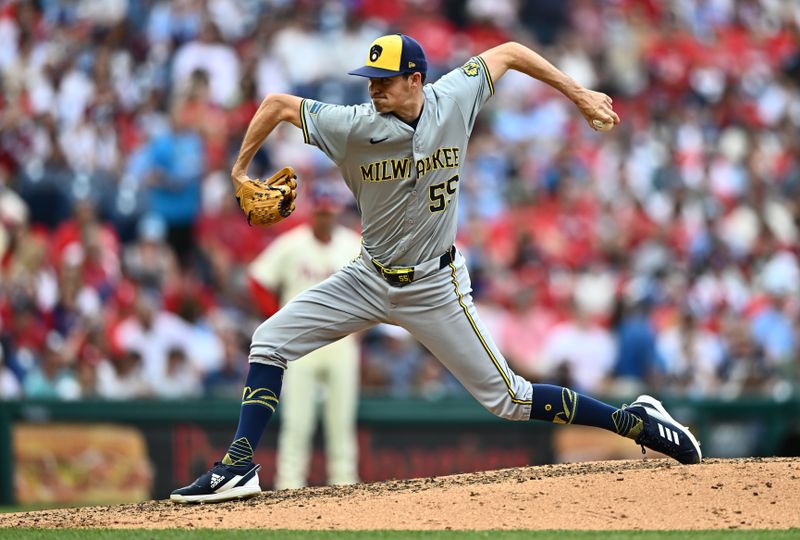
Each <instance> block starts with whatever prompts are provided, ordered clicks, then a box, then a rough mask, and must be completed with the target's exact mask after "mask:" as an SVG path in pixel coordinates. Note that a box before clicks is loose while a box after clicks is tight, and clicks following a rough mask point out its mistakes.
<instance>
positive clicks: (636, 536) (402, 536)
mask: <svg viewBox="0 0 800 540" xmlns="http://www.w3.org/2000/svg"><path fill="white" fill-rule="evenodd" d="M6 538H9V539H10V538H13V539H14V540H51V539H58V540H72V539H75V540H129V539H131V540H133V539H135V540H150V539H152V540H161V539H166V540H173V539H181V540H183V539H189V538H191V539H192V540H195V539H199V540H206V539H209V540H210V539H213V540H222V539H226V540H227V539H231V540H244V539H250V538H253V539H258V540H279V539H280V540H284V539H286V540H479V539H486V540H551V539H553V540H589V539H595V538H597V539H602V540H678V539H682V538H691V539H699V540H718V539H719V540H745V539H746V540H790V539H792V540H793V539H800V529H790V530H785V531H773V530H768V531H752V530H751V531H742V530H733V531H615V532H606V531H286V530H277V531H275V530H211V529H197V530H164V531H152V530H150V531H147V530H141V529H139V530H129V531H123V530H121V531H111V530H79V529H62V530H31V529H25V530H16V529H0V539H6Z"/></svg>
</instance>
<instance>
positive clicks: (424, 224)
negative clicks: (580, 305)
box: [171, 34, 701, 502]
mask: <svg viewBox="0 0 800 540" xmlns="http://www.w3.org/2000/svg"><path fill="white" fill-rule="evenodd" d="M426 68H427V62H426V59H425V54H424V52H423V50H422V47H420V45H419V43H417V42H416V41H415V40H414V39H412V38H410V37H408V36H405V35H401V34H394V35H387V36H382V37H380V38H378V39H376V40H375V41H374V42H373V43H372V45H371V47H370V49H369V51H367V59H366V65H364V66H363V67H361V68H358V69H356V70H355V71H352V72H351V74H352V75H357V76H361V77H365V78H367V79H368V80H369V94H370V97H371V103H366V104H362V105H356V106H339V105H331V104H327V103H321V102H318V101H313V100H309V99H301V98H299V97H295V96H289V95H268V96H267V97H266V98H264V101H263V102H262V103H261V106H260V107H259V109H258V111H257V112H256V114H255V116H254V117H253V119H252V121H251V123H250V125H249V127H248V129H247V132H246V134H245V137H244V141H243V142H242V147H241V150H240V152H239V156H238V159H237V160H236V163H235V164H234V167H233V171H232V179H233V182H234V185H235V186H236V187H237V194H238V196H239V202H240V204H241V206H242V209H243V210H244V212H245V215H246V216H247V217H248V219H250V221H251V223H252V222H255V223H264V224H269V223H274V222H275V221H278V220H279V219H282V218H283V217H285V216H286V215H288V213H290V212H291V209H292V208H293V201H294V193H295V186H296V184H295V182H294V178H293V177H294V173H293V171H291V169H285V170H284V171H282V172H279V173H278V174H277V175H276V176H275V177H273V178H271V179H269V180H267V181H266V182H257V181H254V180H252V179H250V178H248V177H247V168H248V165H249V164H250V161H251V160H252V158H253V155H254V154H255V153H256V151H257V150H258V148H259V147H260V146H261V144H262V143H263V142H264V140H265V139H266V137H267V136H268V135H269V134H270V133H271V132H272V130H273V129H275V126H276V125H278V123H280V122H289V123H291V124H293V125H295V126H296V127H298V128H299V129H301V130H302V132H303V138H304V140H305V142H306V143H307V144H313V145H314V146H317V147H318V148H319V149H321V150H322V151H323V152H324V153H325V154H327V155H328V157H330V159H332V160H333V161H334V162H335V163H336V164H337V165H338V167H339V169H340V171H341V173H342V176H343V177H344V179H345V181H346V182H347V185H348V187H349V188H350V190H351V191H352V192H353V195H354V196H355V198H356V201H357V203H358V207H359V209H360V211H361V223H362V249H361V256H360V257H358V258H357V259H356V260H354V261H353V262H352V263H350V264H349V265H348V266H346V267H345V268H344V269H342V270H340V271H339V272H337V273H336V274H334V275H333V276H331V277H330V278H328V279H327V280H325V281H323V282H322V283H320V284H319V285H317V286H315V287H312V288H311V289H309V290H308V291H306V292H304V293H303V294H301V295H299V296H297V297H296V298H295V299H294V300H292V301H291V302H290V303H289V304H287V305H286V306H285V307H284V308H282V309H281V310H280V311H279V312H278V313H277V314H276V315H275V316H273V317H271V318H270V319H268V320H267V321H266V322H264V323H263V324H262V325H261V326H259V327H258V328H257V329H256V331H255V333H254V335H253V340H252V344H251V347H250V371H249V373H248V376H247V381H246V383H245V385H246V386H245V389H244V392H243V398H242V406H241V410H240V416H239V425H238V428H237V431H236V434H235V436H234V439H233V442H232V443H231V445H230V448H229V449H228V452H227V453H226V454H225V456H224V457H223V458H222V461H220V462H219V463H217V464H215V465H214V467H212V468H211V469H210V470H209V471H208V472H206V473H204V474H203V475H201V476H200V477H199V478H198V479H197V480H195V482H194V483H192V484H191V485H189V486H186V487H183V488H180V489H178V490H176V491H174V492H173V494H172V496H171V498H172V500H174V501H176V502H211V501H223V500H230V499H235V498H244V497H250V496H253V495H255V494H257V493H259V491H260V487H259V483H258V474H257V473H258V469H259V465H257V464H255V463H253V461H252V456H253V449H254V448H255V447H256V445H257V444H258V441H259V439H260V437H261V435H262V433H263V430H264V427H265V426H266V424H267V422H268V421H269V418H270V416H271V415H272V413H273V412H274V410H275V407H276V406H277V405H278V398H279V396H280V390H281V383H282V376H283V371H284V369H285V368H286V365H287V363H288V362H291V361H293V360H295V359H297V358H300V357H301V356H304V355H305V354H307V353H309V352H310V351H313V350H315V349H317V348H319V347H322V346H324V345H327V344H329V343H332V342H334V341H337V340H338V339H341V338H342V337H344V336H346V335H349V334H351V333H353V332H357V331H359V330H363V329H365V328H369V327H370V326H372V325H374V324H376V323H378V322H384V323H388V324H395V325H399V326H402V327H404V328H405V329H406V330H408V331H409V332H410V333H411V334H412V335H414V337H416V338H417V339H418V340H419V341H420V342H421V343H422V344H423V345H424V346H425V347H427V348H428V350H430V351H431V353H433V354H434V355H435V356H436V357H437V358H438V359H439V360H440V361H441V362H442V363H443V364H444V365H445V367H447V369H449V370H450V371H451V372H452V373H453V375H455V376H456V378H458V379H459V381H461V383H462V384H463V385H464V386H465V388H466V389H467V390H468V391H469V392H470V393H471V394H472V395H473V396H474V397H475V398H476V399H477V400H478V401H480V403H481V404H483V406H484V407H486V408H487V409H488V410H489V411H491V412H492V413H494V414H496V415H497V416H500V417H503V418H507V419H509V420H543V421H548V422H555V423H558V424H582V425H589V426H595V427H599V428H603V429H607V430H610V431H613V432H614V433H618V434H619V435H621V436H623V437H628V438H631V439H633V440H634V441H635V442H636V443H637V444H639V445H641V446H642V448H643V449H644V448H645V447H647V448H650V449H652V450H656V451H658V452H662V453H664V454H667V455H669V456H672V457H673V458H675V459H676V460H678V461H679V462H681V463H697V462H699V461H700V459H701V453H700V445H699V443H698V442H697V440H696V439H695V438H694V436H693V435H692V434H691V433H690V432H689V430H688V429H687V428H686V427H684V426H682V425H681V424H679V423H678V422H676V421H675V420H674V419H673V418H672V417H671V416H670V415H669V413H667V411H666V410H665V409H664V407H663V406H662V405H661V403H660V402H659V401H657V400H656V399H654V398H652V397H650V396H640V397H639V398H637V399H636V401H634V402H633V403H632V404H631V405H629V406H627V407H623V408H618V407H614V406H612V405H608V404H605V403H602V402H600V401H597V400H595V399H593V398H591V397H588V396H585V395H582V394H578V393H576V392H575V391H573V390H570V389H569V388H562V387H559V386H554V385H545V384H534V383H531V382H529V381H527V380H525V379H523V378H522V377H520V376H518V375H516V374H515V373H514V372H513V371H512V370H511V369H510V368H509V366H508V364H507V363H506V361H505V359H504V358H503V356H502V354H500V351H499V350H498V349H497V346H496V345H495V343H494V341H493V340H492V338H491V336H489V335H488V333H487V332H486V328H485V327H484V325H483V324H482V323H481V320H480V317H479V316H478V314H477V312H476V311H475V307H474V305H473V302H472V296H471V287H470V278H469V274H468V272H467V268H466V266H465V262H464V257H463V256H462V255H461V253H460V252H459V251H458V249H457V248H456V247H455V246H454V245H453V243H454V241H455V238H456V216H457V205H458V191H459V185H460V174H461V166H462V164H463V161H464V159H465V156H466V150H467V143H468V141H469V137H470V133H471V131H472V128H473V125H474V123H475V118H476V116H477V114H478V112H479V111H480V109H481V107H482V106H483V105H484V103H486V101H488V100H489V98H491V96H492V94H493V93H494V85H495V84H496V82H497V81H498V80H499V79H500V78H502V77H503V75H504V74H505V73H506V72H507V71H508V70H510V69H513V70H516V71H519V72H522V73H524V74H526V75H528V76H531V77H534V78H536V79H538V80H540V81H543V82H544V83H546V84H548V85H550V86H552V87H553V88H555V89H556V90H558V91H560V92H561V93H563V94H564V96H566V98H568V99H570V100H571V101H572V102H573V103H574V104H575V105H576V106H577V108H578V110H579V111H580V113H581V114H582V115H583V117H584V118H585V119H586V121H587V122H588V124H589V125H590V126H591V127H592V128H593V129H596V130H601V131H605V130H607V129H610V128H611V127H613V125H614V124H617V123H619V118H618V117H617V115H616V113H615V112H614V110H613V108H612V103H611V99H610V98H609V97H608V96H606V95H605V94H602V93H599V92H594V91H592V90H589V89H586V88H583V87H581V86H580V85H578V84H577V83H576V82H575V81H574V80H572V79H571V78H570V77H568V76H567V75H566V74H564V73H563V72H561V71H560V70H558V69H557V68H555V67H554V66H553V65H551V64H550V63H549V62H548V61H547V60H545V59H544V58H542V57H541V56H539V55H538V54H536V53H535V52H534V51H532V50H530V49H528V48H527V47H524V46H522V45H520V44H518V43H513V42H509V43H505V44H502V45H499V46H497V47H494V48H492V49H489V50H488V51H485V52H483V53H481V54H480V55H478V56H475V57H473V58H470V59H469V60H467V62H466V63H465V64H464V65H462V66H460V67H458V68H456V69H454V70H453V71H451V72H449V73H447V74H446V75H444V76H443V77H442V78H440V79H439V80H438V81H436V82H435V83H432V84H425V78H426Z"/></svg>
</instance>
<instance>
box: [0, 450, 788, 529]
mask: <svg viewBox="0 0 800 540" xmlns="http://www.w3.org/2000/svg"><path fill="white" fill-rule="evenodd" d="M798 508H800V458H771V459H760V458H753V459H741V460H723V459H709V460H706V461H705V462H703V463H702V464H700V465H691V466H682V465H678V464H675V463H674V462H671V461H665V460H641V461H613V462H597V463H580V464H568V465H547V466H541V467H523V468H519V469H505V470H500V471H491V472H484V473H475V474H462V475H456V476H446V477H441V478H421V479H414V480H402V481H393V482H382V483H376V484H361V485H357V486H347V487H336V488H332V487H328V488H306V489H298V490H290V491H280V492H265V493H264V494H263V495H261V496H259V497H256V498H253V499H250V500H248V501H239V502H234V503H222V504H216V505H193V506H183V505H176V504H173V503H170V502H168V501H151V502H145V503H140V504H128V505H118V506H106V507H101V506H97V507H89V508H77V509H64V510H48V511H42V512H28V513H16V514H5V515H2V514H0V527H44V528H52V527H67V528H72V527H87V528H148V529H149V528H181V529H190V528H215V529H220V528H274V529H594V530H603V529H728V528H732V529H733V528H758V529H773V528H789V527H800V513H798V512H797V509H798Z"/></svg>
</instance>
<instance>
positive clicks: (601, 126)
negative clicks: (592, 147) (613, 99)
mask: <svg viewBox="0 0 800 540" xmlns="http://www.w3.org/2000/svg"><path fill="white" fill-rule="evenodd" d="M592 125H593V126H594V128H595V129H596V130H597V131H611V129H612V128H613V127H614V122H603V121H602V120H600V119H599V118H595V119H594V120H592Z"/></svg>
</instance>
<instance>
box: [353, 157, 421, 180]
mask: <svg viewBox="0 0 800 540" xmlns="http://www.w3.org/2000/svg"><path fill="white" fill-rule="evenodd" d="M360 167H361V181H362V182H388V181H389V180H403V179H405V178H410V177H411V158H403V159H384V160H381V161H374V162H372V163H364V164H363V165H361V166H360Z"/></svg>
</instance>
